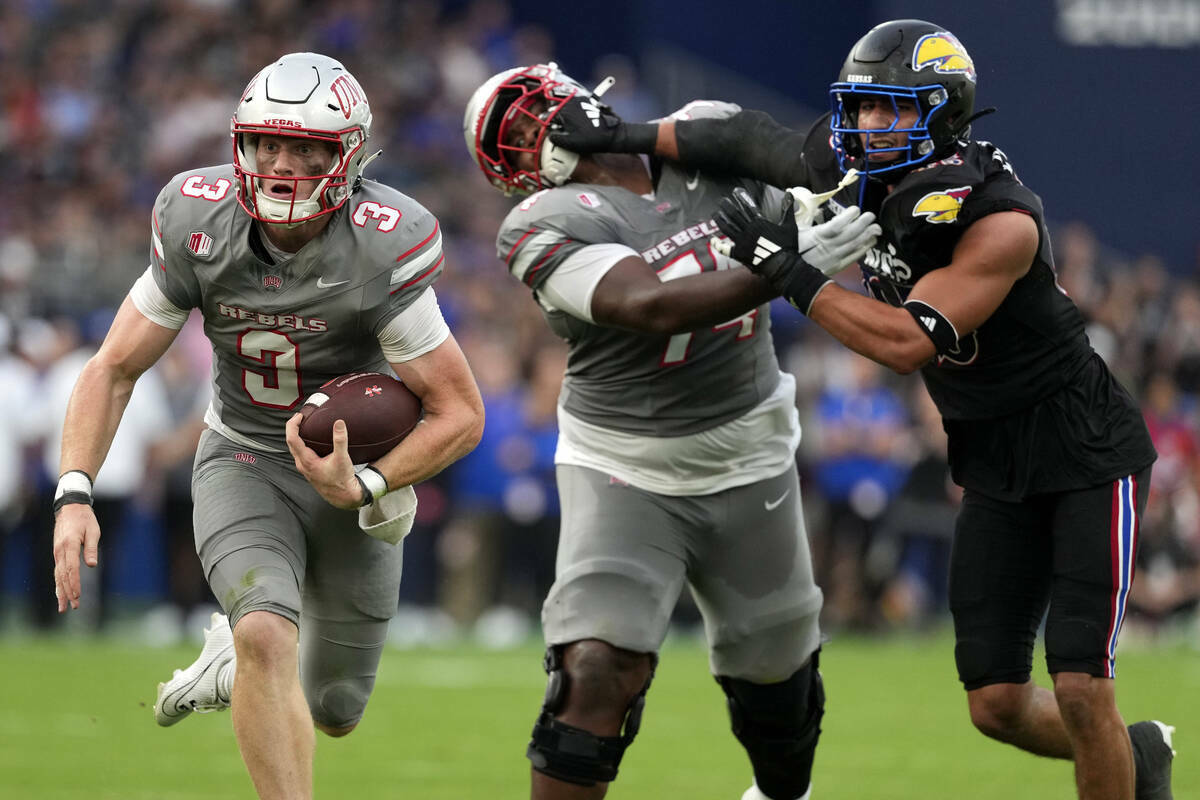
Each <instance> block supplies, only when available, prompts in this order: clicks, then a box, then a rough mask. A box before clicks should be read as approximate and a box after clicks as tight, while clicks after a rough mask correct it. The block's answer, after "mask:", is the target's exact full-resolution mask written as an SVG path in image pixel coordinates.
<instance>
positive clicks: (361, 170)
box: [358, 150, 383, 183]
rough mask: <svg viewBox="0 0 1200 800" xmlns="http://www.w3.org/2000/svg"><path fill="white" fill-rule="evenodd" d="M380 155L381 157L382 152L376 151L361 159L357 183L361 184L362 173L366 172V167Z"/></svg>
mask: <svg viewBox="0 0 1200 800" xmlns="http://www.w3.org/2000/svg"><path fill="white" fill-rule="evenodd" d="M381 155H383V151H382V150H376V151H375V152H374V153H372V154H371V155H369V156H367V157H366V158H364V159H363V163H362V166H361V167H359V168H358V183H362V179H363V173H364V172H366V171H367V167H368V166H369V165H370V163H371V162H372V161H374V160H375V159H377V158H379V157H380V156H381Z"/></svg>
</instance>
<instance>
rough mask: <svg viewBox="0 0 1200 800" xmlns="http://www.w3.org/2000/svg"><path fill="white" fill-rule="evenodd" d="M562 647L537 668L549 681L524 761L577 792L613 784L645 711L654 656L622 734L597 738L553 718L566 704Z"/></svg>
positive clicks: (552, 650) (551, 651)
mask: <svg viewBox="0 0 1200 800" xmlns="http://www.w3.org/2000/svg"><path fill="white" fill-rule="evenodd" d="M562 651H563V648H562V647H561V646H551V647H549V648H547V649H546V657H545V659H544V660H543V662H542V666H543V668H544V669H545V670H546V674H547V676H548V679H547V682H546V697H545V699H544V700H543V701H542V711H541V713H540V714H538V718H537V722H535V723H534V725H533V736H532V738H531V739H530V742H529V748H528V749H527V750H526V751H525V756H526V758H528V759H529V761H530V762H531V763H532V764H533V768H534V769H535V770H537V771H538V772H541V773H542V774H544V775H549V776H550V777H551V778H556V779H557V780H560V781H566V782H567V783H574V784H578V785H580V786H594V785H596V784H597V783H610V782H612V781H614V780H616V779H617V768H618V767H620V766H621V758H622V757H623V756H624V755H625V749H626V748H627V747H629V743H630V742H632V741H633V737H635V736H636V735H637V732H638V728H639V727H641V724H642V710H643V709H644V708H645V706H646V691H647V690H648V689H649V688H650V681H652V680H653V679H654V669H655V667H656V666H657V665H658V656H656V655H652V656H651V659H652V660H651V664H650V676H649V677H648V678H646V685H645V686H643V687H642V690H641V692H639V693H638V694H637V696H635V697H634V698H633V699H632V700H630V701H629V706H628V707H627V708H626V710H625V719H624V721H623V722H622V725H621V733H620V734H619V735H617V736H597V735H595V734H594V733H592V732H590V731H586V730H584V729H583V728H577V727H575V726H574V725H567V724H566V723H563V722H559V721H558V720H556V719H555V718H554V715H555V714H556V713H557V712H558V711H559V710H560V709H561V708H562V704H563V702H564V701H565V700H566V698H567V678H568V676H567V673H566V670H564V669H563V664H562Z"/></svg>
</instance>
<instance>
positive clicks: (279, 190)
mask: <svg viewBox="0 0 1200 800" xmlns="http://www.w3.org/2000/svg"><path fill="white" fill-rule="evenodd" d="M294 193H295V189H294V187H293V186H292V184H290V183H272V184H270V185H268V186H267V194H269V195H271V196H272V197H291V196H292V195H293V194H294Z"/></svg>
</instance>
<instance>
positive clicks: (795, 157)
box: [550, 97, 808, 188]
mask: <svg viewBox="0 0 1200 800" xmlns="http://www.w3.org/2000/svg"><path fill="white" fill-rule="evenodd" d="M807 138H808V137H807V136H806V135H805V134H803V133H801V132H799V131H794V130H791V129H790V128H785V127H784V126H782V125H780V124H779V123H778V122H776V121H775V120H774V119H773V118H772V117H771V115H769V114H767V113H765V112H762V111H740V112H738V113H737V114H734V115H733V116H731V117H723V118H705V119H693V120H680V121H678V122H676V120H674V119H664V120H659V121H658V122H645V123H643V122H626V121H624V120H622V119H621V118H620V117H618V116H617V115H616V114H615V113H614V112H613V110H612V109H611V108H609V107H608V106H607V105H605V104H604V103H602V102H598V101H597V100H595V99H594V98H580V97H575V98H572V99H571V100H569V101H567V102H566V103H564V104H563V107H562V108H561V109H560V110H559V112H558V114H557V115H556V116H555V118H554V120H553V123H552V128H551V130H550V141H552V142H553V143H554V144H556V145H558V146H559V147H563V148H566V149H567V150H571V151H573V152H576V153H648V154H651V155H656V156H659V157H660V158H666V159H669V160H671V161H679V162H681V163H682V164H684V165H685V166H687V167H689V168H691V169H698V170H702V171H705V172H718V173H721V174H725V175H738V176H740V177H744V178H753V179H755V180H760V181H763V182H764V183H769V184H771V185H773V186H778V187H780V188H785V187H789V186H796V185H804V184H807V183H808V171H807V167H806V164H805V160H804V145H805V142H806V141H807Z"/></svg>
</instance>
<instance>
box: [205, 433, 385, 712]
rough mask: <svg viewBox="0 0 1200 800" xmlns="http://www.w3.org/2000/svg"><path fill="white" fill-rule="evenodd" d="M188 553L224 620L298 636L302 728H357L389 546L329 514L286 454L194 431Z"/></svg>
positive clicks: (377, 633)
mask: <svg viewBox="0 0 1200 800" xmlns="http://www.w3.org/2000/svg"><path fill="white" fill-rule="evenodd" d="M192 500H193V522H194V525H195V535H196V551H197V553H199V555H200V561H201V563H202V564H203V566H204V573H205V575H206V576H207V577H208V583H209V586H211V587H212V591H213V594H214V595H215V596H216V598H217V600H218V602H220V604H221V606H222V608H224V609H225V613H226V614H228V615H229V622H230V624H231V625H234V626H236V625H237V623H238V621H239V620H240V619H241V618H242V617H243V616H245V615H246V614H247V613H248V612H251V611H269V612H271V613H274V614H278V615H280V616H282V617H285V618H287V619H289V620H291V621H292V622H293V623H295V624H296V626H297V627H298V628H299V630H300V654H299V657H300V682H301V685H302V686H303V687H304V696H305V697H306V698H307V700H308V705H309V709H310V710H311V711H312V716H313V719H314V720H316V721H317V722H320V723H322V724H323V725H327V726H330V727H335V728H344V727H350V726H352V725H354V724H356V723H357V722H358V721H359V719H361V718H362V714H363V710H364V709H365V708H366V704H367V699H368V698H369V697H370V695H371V690H372V689H373V688H374V685H375V673H376V670H377V669H378V666H379V658H380V655H381V654H382V652H383V645H384V642H385V640H386V638H387V626H388V620H390V619H391V618H392V616H394V615H395V613H396V609H397V605H398V602H399V594H398V591H399V587H400V571H401V565H402V562H403V550H402V547H401V545H389V544H387V543H385V542H381V541H379V540H377V539H373V538H371V537H369V536H367V535H366V534H364V533H363V532H362V530H360V529H359V527H358V514H357V512H355V511H343V510H341V509H337V508H334V507H333V506H331V505H329V503H327V502H326V501H325V500H324V499H323V498H322V497H321V496H320V495H318V494H317V493H316V491H315V490H314V489H313V488H312V486H311V485H310V484H309V483H308V481H306V480H305V479H304V477H303V476H302V475H300V473H298V472H297V471H296V468H295V465H294V464H293V462H292V457H291V455H290V454H288V453H260V452H249V451H247V450H245V449H244V448H242V447H240V446H239V445H237V444H235V443H233V442H231V441H229V440H228V439H226V438H224V437H223V436H221V435H219V434H217V433H215V432H213V431H205V433H204V435H203V437H201V440H200V446H199V450H198V451H197V454H196V464H195V470H194V473H193V476H192Z"/></svg>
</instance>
